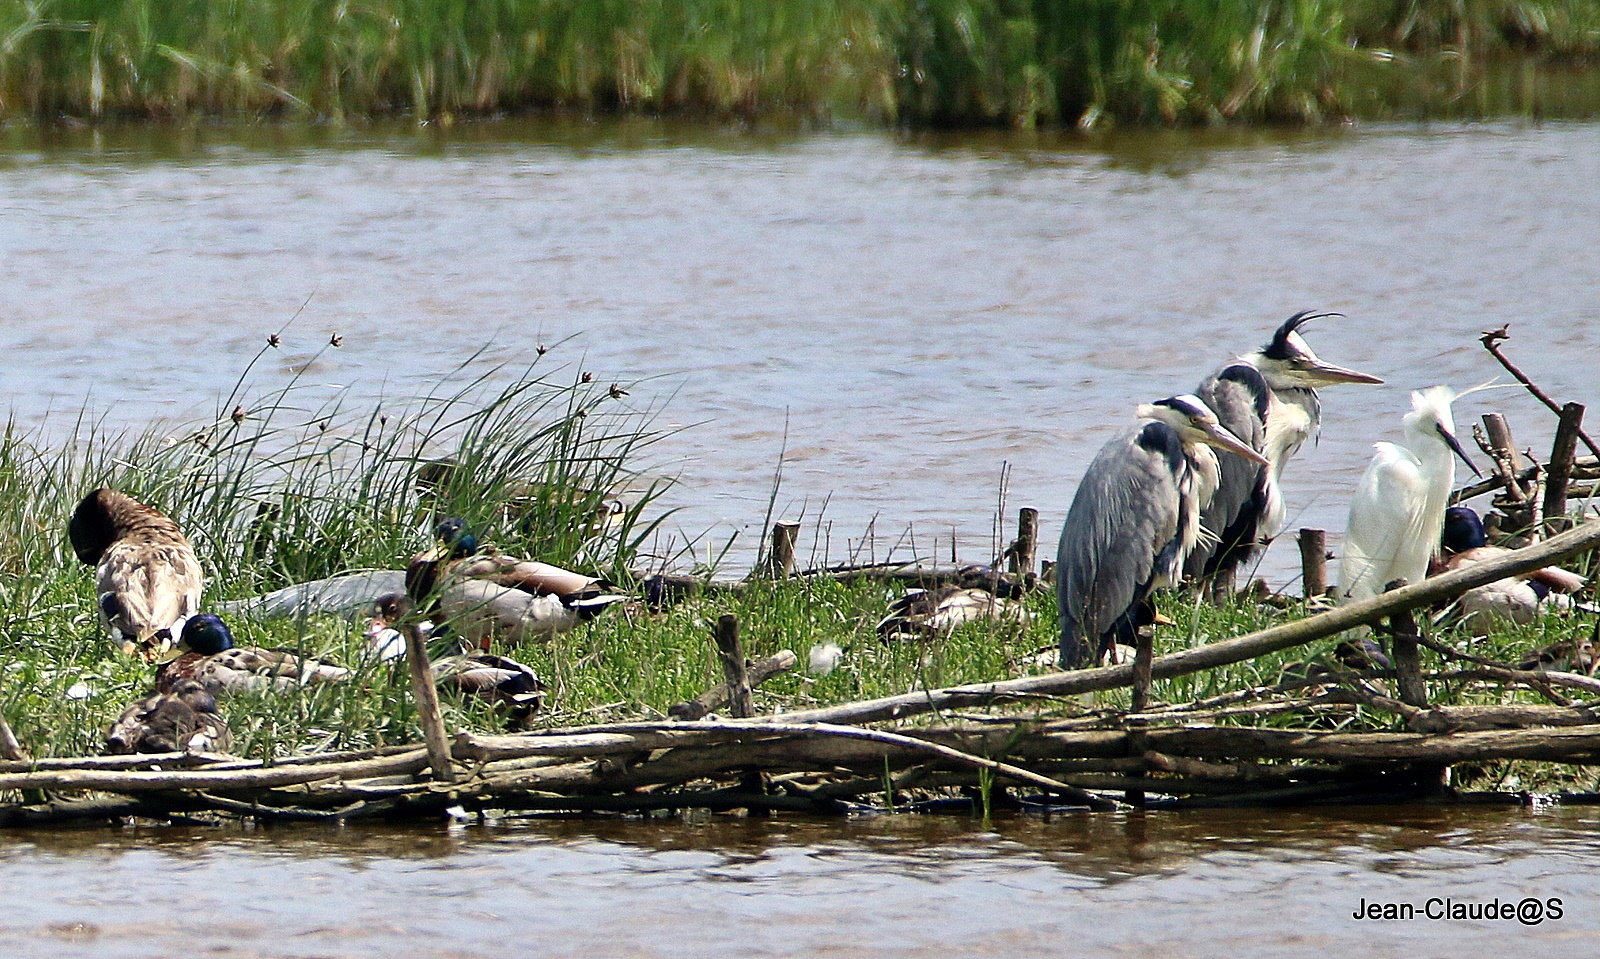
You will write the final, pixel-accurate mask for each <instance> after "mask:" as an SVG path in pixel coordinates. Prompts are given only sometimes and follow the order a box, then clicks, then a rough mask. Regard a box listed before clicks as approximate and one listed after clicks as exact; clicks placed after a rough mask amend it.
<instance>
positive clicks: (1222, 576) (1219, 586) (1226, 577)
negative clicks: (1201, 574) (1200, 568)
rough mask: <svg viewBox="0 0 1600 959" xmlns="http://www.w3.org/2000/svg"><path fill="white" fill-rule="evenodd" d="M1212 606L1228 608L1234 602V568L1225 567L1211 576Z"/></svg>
mask: <svg viewBox="0 0 1600 959" xmlns="http://www.w3.org/2000/svg"><path fill="white" fill-rule="evenodd" d="M1210 587H1211V590H1210V592H1211V605H1213V606H1226V605H1228V603H1229V602H1231V601H1232V600H1233V594H1234V591H1235V585H1234V568H1233V567H1232V566H1224V567H1222V568H1221V569H1218V570H1217V571H1216V572H1215V573H1213V574H1212V575H1211V583H1210Z"/></svg>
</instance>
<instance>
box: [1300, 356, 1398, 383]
mask: <svg viewBox="0 0 1600 959" xmlns="http://www.w3.org/2000/svg"><path fill="white" fill-rule="evenodd" d="M1305 372H1306V373H1307V374H1309V375H1310V376H1311V378H1312V379H1314V380H1316V381H1317V385H1319V386H1332V385H1333V384H1335V383H1382V382H1383V380H1381V379H1379V378H1378V377H1376V376H1373V375H1372V374H1371V373H1362V372H1360V371H1359V370H1350V369H1346V368H1344V367H1342V366H1334V365H1333V364H1332V363H1324V362H1322V361H1321V360H1317V361H1315V362H1313V363H1311V364H1309V365H1307V366H1306V367H1305Z"/></svg>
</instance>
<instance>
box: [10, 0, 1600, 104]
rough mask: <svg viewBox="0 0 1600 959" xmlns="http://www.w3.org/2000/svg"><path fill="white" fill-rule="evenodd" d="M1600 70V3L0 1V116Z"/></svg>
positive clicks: (1291, 89) (1311, 84)
mask: <svg viewBox="0 0 1600 959" xmlns="http://www.w3.org/2000/svg"><path fill="white" fill-rule="evenodd" d="M1597 51H1600V3H1596V2H1595V0H757V2H751V0H675V2H674V0H559V2H558V0H365V2H361V3H352V2H349V0H164V2H160V3H156V2H151V0H0V116H11V117H27V116H34V117H41V118H45V119H54V118H56V117H58V116H63V115H65V116H70V117H77V118H88V117H168V116H183V115H188V114H193V113H203V114H224V115H239V114H245V115H257V114H301V115H305V116H308V117H315V118H320V119H332V120H340V119H344V118H357V117H365V116H374V115H387V114H407V115H414V116H418V117H424V118H433V119H437V120H450V119H453V118H455V117H457V116H474V115H493V114H497V113H501V112H520V111H526V110H530V109H548V108H554V109H573V110H580V111H594V110H621V111H635V112H663V111H665V112H686V113H706V114H711V115H757V114H760V115H773V114H792V115H796V116H799V117H803V118H812V117H816V118H824V117H831V116H838V115H846V116H852V117H861V118H866V119H869V120H876V121H879V122H887V123H900V124H909V125H975V124H994V125H1018V126H1032V125H1059V126H1073V125H1077V126H1080V127H1090V126H1095V125H1101V124H1105V123H1110V122H1135V123H1138V122H1165V123H1213V122H1236V121H1257V122H1260V121H1286V122H1316V121H1323V120H1329V119H1339V118H1344V117H1347V116H1351V115H1362V116H1372V115H1386V114H1388V113H1391V112H1393V111H1396V110H1399V109H1402V108H1404V107H1405V105H1406V104H1408V103H1412V104H1414V103H1415V101H1416V99H1417V98H1418V97H1419V96H1420V97H1421V98H1422V99H1423V100H1424V101H1425V102H1437V101H1439V100H1441V99H1442V100H1445V101H1449V100H1452V99H1455V100H1459V99H1461V94H1462V91H1463V90H1464V88H1465V87H1466V86H1467V85H1468V84H1469V80H1468V78H1469V77H1470V76H1474V75H1476V74H1474V73H1473V71H1474V70H1476V69H1478V68H1479V67H1481V66H1482V65H1483V64H1484V63H1485V62H1493V61H1496V60H1504V59H1506V58H1507V57H1508V56H1512V55H1514V56H1515V57H1516V58H1517V59H1518V60H1519V61H1520V62H1522V63H1524V64H1527V63H1536V64H1545V65H1549V64H1551V63H1558V64H1567V65H1570V64H1574V63H1577V64H1581V63H1584V62H1586V61H1587V60H1589V59H1591V58H1593V57H1594V56H1595V54H1596V52H1597Z"/></svg>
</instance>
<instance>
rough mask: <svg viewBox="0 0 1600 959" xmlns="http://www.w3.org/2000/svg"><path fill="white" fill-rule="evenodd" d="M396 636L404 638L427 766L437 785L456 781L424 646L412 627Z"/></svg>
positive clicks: (403, 627)
mask: <svg viewBox="0 0 1600 959" xmlns="http://www.w3.org/2000/svg"><path fill="white" fill-rule="evenodd" d="M400 632H401V633H402V634H403V635H404V636H405V638H406V663H407V664H408V665H409V666H410V667H411V693H412V695H413V696H415V697H416V700H417V720H418V721H419V722H420V723H421V724H422V738H423V740H424V741H425V742H427V744H428V765H430V766H432V767H433V778H434V779H436V780H438V781H439V782H447V783H453V782H455V781H456V771H455V767H454V766H452V765H450V739H449V737H448V736H446V735H445V731H444V714H443V713H441V712H440V711H439V692H438V690H437V689H435V688H434V685H433V669H432V668H430V666H429V663H428V644H427V642H426V641H424V640H423V638H422V630H420V629H418V628H417V626H416V624H415V623H404V624H402V625H401V627H400Z"/></svg>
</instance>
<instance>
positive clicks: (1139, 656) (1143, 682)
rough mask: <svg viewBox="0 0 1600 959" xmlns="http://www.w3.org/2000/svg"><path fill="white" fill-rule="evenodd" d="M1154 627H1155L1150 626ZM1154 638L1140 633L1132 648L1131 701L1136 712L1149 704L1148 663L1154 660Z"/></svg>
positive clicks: (1140, 711)
mask: <svg viewBox="0 0 1600 959" xmlns="http://www.w3.org/2000/svg"><path fill="white" fill-rule="evenodd" d="M1150 628H1151V629H1154V628H1155V627H1150ZM1155 645H1156V643H1155V639H1154V637H1151V636H1145V635H1140V636H1139V640H1138V644H1137V645H1135V646H1134V648H1133V701H1132V703H1131V706H1132V709H1133V711H1134V712H1136V713H1142V712H1144V711H1145V707H1147V706H1149V705H1150V664H1151V662H1153V661H1154V660H1155V652H1156V651H1155Z"/></svg>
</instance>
